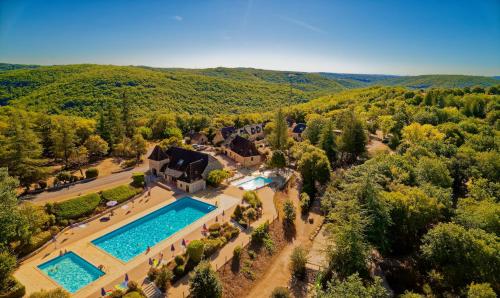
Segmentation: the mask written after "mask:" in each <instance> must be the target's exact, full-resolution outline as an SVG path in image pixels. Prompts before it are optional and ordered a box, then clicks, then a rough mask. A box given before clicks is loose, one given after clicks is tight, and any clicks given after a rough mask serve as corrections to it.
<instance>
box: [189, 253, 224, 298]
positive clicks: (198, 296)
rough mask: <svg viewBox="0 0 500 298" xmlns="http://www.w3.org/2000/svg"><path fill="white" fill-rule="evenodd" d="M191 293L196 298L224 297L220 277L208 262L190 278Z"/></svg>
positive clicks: (198, 267) (200, 266) (196, 269)
mask: <svg viewBox="0 0 500 298" xmlns="http://www.w3.org/2000/svg"><path fill="white" fill-rule="evenodd" d="M189 292H190V294H191V295H192V296H193V297H194V298H220V297H222V285H221V283H220V280H219V277H218V276H217V273H216V272H215V271H214V270H213V269H212V266H210V263H209V262H208V261H203V262H201V263H200V264H198V266H196V267H195V268H194V272H193V274H192V275H191V277H190V278H189Z"/></svg>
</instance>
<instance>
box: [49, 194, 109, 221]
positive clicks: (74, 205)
mask: <svg viewBox="0 0 500 298" xmlns="http://www.w3.org/2000/svg"><path fill="white" fill-rule="evenodd" d="M100 202H101V197H100V196H99V195H98V194H96V193H91V194H88V195H84V196H81V197H77V198H74V199H70V200H67V201H64V202H61V203H55V204H54V214H55V215H56V217H57V218H58V219H77V218H80V217H82V216H85V215H90V214H91V213H92V212H94V210H95V209H96V208H97V206H99V203H100Z"/></svg>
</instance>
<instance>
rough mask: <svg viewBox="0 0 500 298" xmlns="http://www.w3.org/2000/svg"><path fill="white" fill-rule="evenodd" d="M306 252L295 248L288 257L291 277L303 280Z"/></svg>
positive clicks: (298, 247)
mask: <svg viewBox="0 0 500 298" xmlns="http://www.w3.org/2000/svg"><path fill="white" fill-rule="evenodd" d="M306 263H307V252H306V251H305V249H304V248H302V247H300V246H297V247H295V248H294V249H293V251H292V255H291V256H290V271H291V272H292V276H294V277H295V278H298V279H303V278H304V277H305V275H306Z"/></svg>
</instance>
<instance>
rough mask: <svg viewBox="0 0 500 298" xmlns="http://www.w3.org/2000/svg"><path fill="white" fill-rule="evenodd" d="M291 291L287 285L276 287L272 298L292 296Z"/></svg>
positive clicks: (288, 297)
mask: <svg viewBox="0 0 500 298" xmlns="http://www.w3.org/2000/svg"><path fill="white" fill-rule="evenodd" d="M290 297H292V296H291V295H290V291H289V290H288V288H285V287H276V288H274V290H273V292H272V293H271V298H290Z"/></svg>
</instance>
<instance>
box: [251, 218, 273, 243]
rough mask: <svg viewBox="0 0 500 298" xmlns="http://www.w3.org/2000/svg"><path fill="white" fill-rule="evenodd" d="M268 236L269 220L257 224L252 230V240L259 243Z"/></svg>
mask: <svg viewBox="0 0 500 298" xmlns="http://www.w3.org/2000/svg"><path fill="white" fill-rule="evenodd" d="M268 237H269V221H266V222H265V223H263V224H261V225H259V226H258V227H257V228H255V230H253V232H252V242H254V243H258V244H261V243H262V242H263V241H264V239H265V238H268Z"/></svg>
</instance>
